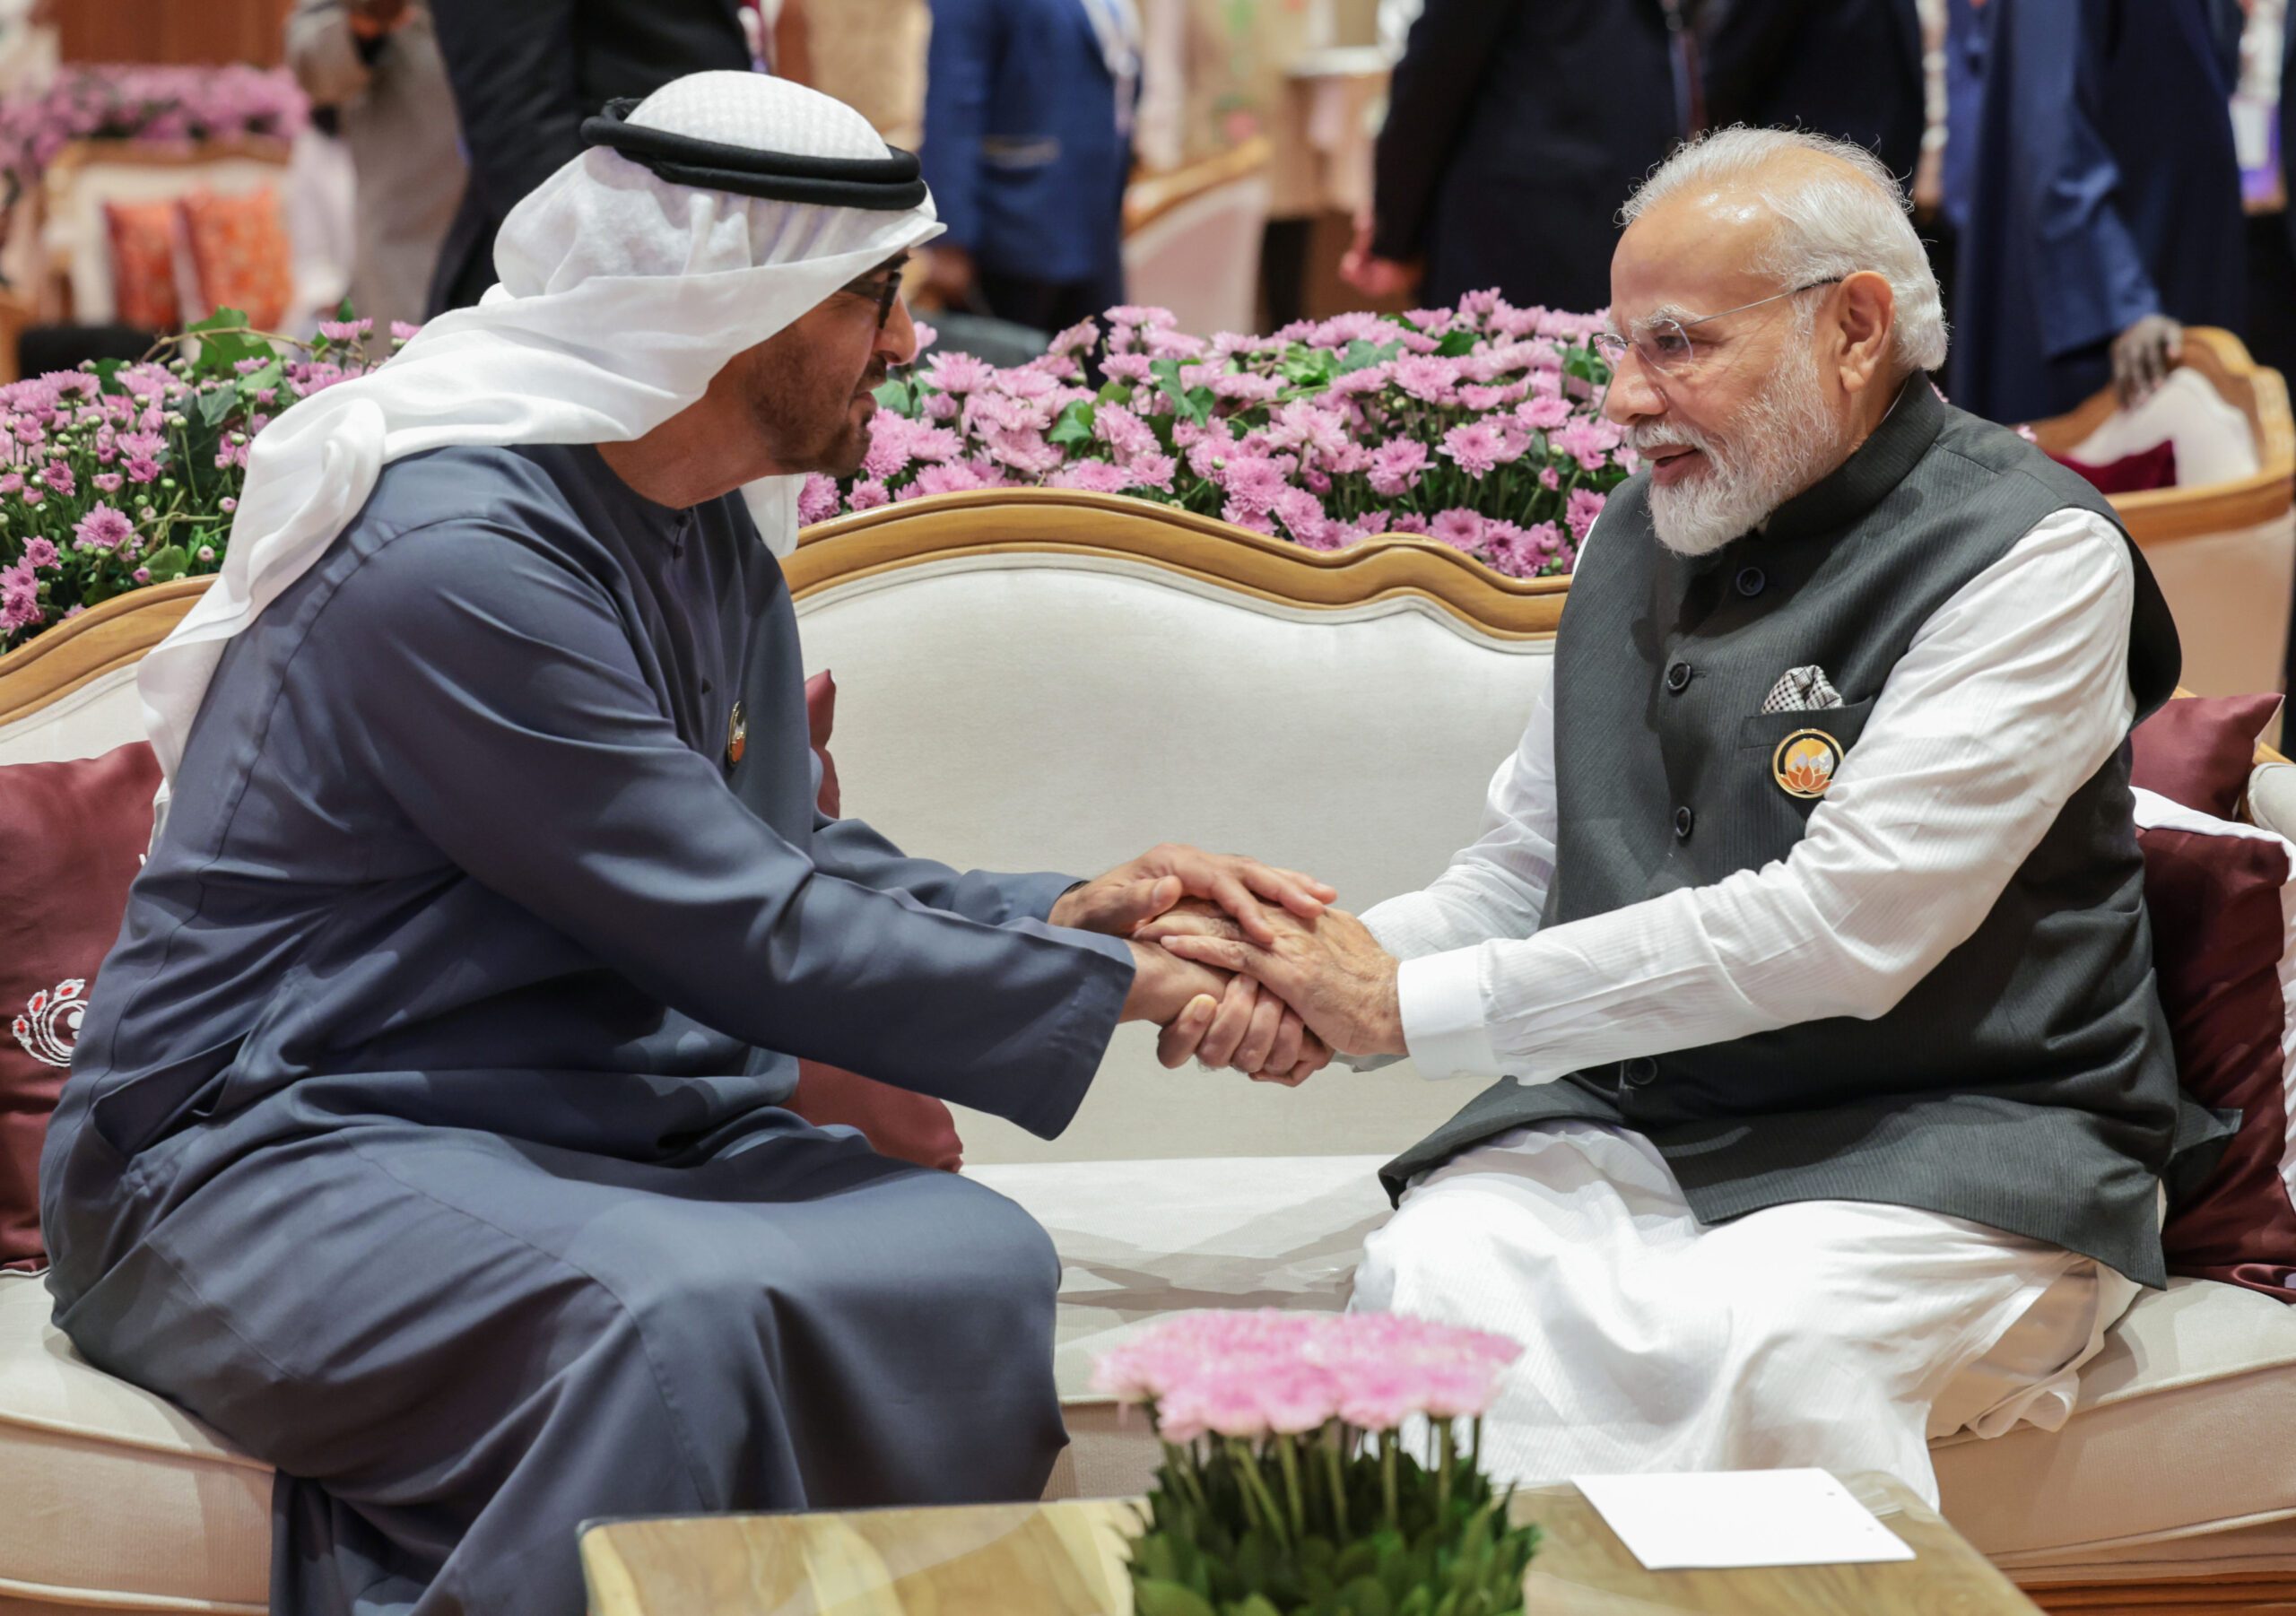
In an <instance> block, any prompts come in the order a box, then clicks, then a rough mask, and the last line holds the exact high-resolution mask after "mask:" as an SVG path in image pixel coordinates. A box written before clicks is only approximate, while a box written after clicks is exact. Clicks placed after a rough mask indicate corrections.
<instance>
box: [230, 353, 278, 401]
mask: <svg viewBox="0 0 2296 1616" xmlns="http://www.w3.org/2000/svg"><path fill="white" fill-rule="evenodd" d="M286 374H287V372H286V369H285V367H283V366H282V365H281V364H280V362H279V361H277V360H275V359H274V360H273V361H271V362H270V363H269V364H267V365H265V367H264V368H263V369H260V370H250V371H248V373H247V374H246V375H245V376H242V377H241V378H239V396H240V397H242V398H244V399H246V400H248V402H249V403H254V402H255V395H257V393H258V392H260V391H261V390H262V389H264V388H265V387H277V386H278V385H279V383H280V380H281V378H283V377H284V376H285V375H286Z"/></svg>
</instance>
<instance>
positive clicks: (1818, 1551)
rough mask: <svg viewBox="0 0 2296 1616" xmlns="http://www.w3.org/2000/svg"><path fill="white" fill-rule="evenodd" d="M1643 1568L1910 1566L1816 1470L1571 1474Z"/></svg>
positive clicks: (1896, 1543) (1901, 1546) (1893, 1537)
mask: <svg viewBox="0 0 2296 1616" xmlns="http://www.w3.org/2000/svg"><path fill="white" fill-rule="evenodd" d="M1571 1485H1572V1486H1574V1487H1576V1488H1578V1490H1579V1492H1581V1493H1582V1494H1584V1495H1585V1497H1586V1499H1587V1502H1588V1503H1590V1504H1592V1505H1593V1506H1594V1507H1596V1510H1598V1511H1599V1512H1600V1513H1601V1515H1602V1517H1603V1519H1604V1520H1605V1521H1607V1522H1609V1523H1610V1528H1611V1530H1612V1531H1613V1532H1615V1533H1618V1535H1619V1539H1620V1541H1621V1542H1624V1543H1625V1544H1626V1546H1627V1548H1628V1549H1629V1550H1630V1551H1631V1552H1632V1553H1633V1555H1634V1558H1635V1559H1637V1560H1640V1561H1641V1562H1642V1565H1643V1568H1644V1569H1645V1570H1649V1571H1681V1570H1690V1569H1693V1568H1694V1569H1700V1570H1704V1569H1711V1568H1727V1567H1741V1566H1848V1565H1860V1564H1865V1563H1870V1562H1874V1561H1880V1560H1911V1559H1912V1558H1913V1551H1912V1550H1911V1549H1909V1548H1908V1547H1907V1546H1906V1544H1905V1542H1904V1540H1902V1539H1901V1538H1900V1537H1899V1536H1898V1534H1897V1533H1894V1532H1892V1531H1891V1530H1890V1529H1889V1528H1888V1527H1887V1526H1884V1525H1882V1523H1881V1522H1880V1521H1878V1520H1875V1519H1874V1514H1873V1511H1871V1510H1869V1509H1867V1508H1866V1507H1865V1505H1863V1504H1861V1503H1859V1502H1858V1501H1857V1499H1854V1498H1852V1497H1850V1495H1849V1490H1848V1488H1846V1487H1844V1486H1843V1485H1842V1484H1841V1483H1840V1482H1839V1481H1836V1480H1835V1479H1834V1478H1833V1477H1832V1476H1831V1474H1829V1473H1826V1472H1825V1471H1822V1470H1718V1471H1706V1472H1700V1473H1689V1474H1681V1475H1641V1476H1573V1477H1572V1478H1571Z"/></svg>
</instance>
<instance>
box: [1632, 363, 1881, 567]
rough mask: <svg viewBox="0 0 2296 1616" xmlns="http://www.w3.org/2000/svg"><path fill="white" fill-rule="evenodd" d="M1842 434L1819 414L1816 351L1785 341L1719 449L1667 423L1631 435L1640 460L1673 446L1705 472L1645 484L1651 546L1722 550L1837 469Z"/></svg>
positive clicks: (1689, 551)
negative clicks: (1688, 452) (1689, 452)
mask: <svg viewBox="0 0 2296 1616" xmlns="http://www.w3.org/2000/svg"><path fill="white" fill-rule="evenodd" d="M1847 438H1848V427H1847V426H1846V425H1845V424H1844V423H1843V422H1841V421H1836V420H1835V419H1834V418H1833V417H1832V416H1831V415H1830V414H1828V413H1827V412H1826V406H1825V398H1824V395H1822V392H1821V391H1820V389H1819V381H1818V359H1817V354H1816V353H1815V352H1813V350H1812V348H1811V346H1810V344H1809V343H1807V342H1804V341H1796V342H1789V343H1787V345H1786V352H1785V354H1784V355H1783V356H1782V357H1781V358H1780V359H1779V364H1778V368H1777V369H1776V370H1775V371H1774V372H1773V373H1772V374H1771V376H1770V382H1769V385H1768V386H1766V387H1763V388H1762V390H1761V394H1760V395H1758V396H1756V398H1755V399H1754V401H1753V402H1752V404H1748V405H1747V406H1746V408H1745V410H1744V413H1742V414H1741V416H1740V417H1739V421H1738V424H1737V429H1736V430H1735V431H1733V432H1732V433H1731V435H1730V442H1729V444H1728V445H1727V446H1724V445H1722V444H1718V443H1717V442H1716V441H1715V440H1714V439H1710V438H1709V437H1707V436H1706V435H1705V434H1704V433H1702V432H1700V431H1698V430H1695V429H1693V428H1691V427H1687V426H1683V425H1681V424H1679V423H1677V422H1674V421H1660V422H1654V423H1652V424H1650V425H1648V426H1641V427H1637V428H1636V429H1635V430H1634V433H1633V441H1634V447H1635V448H1636V450H1637V451H1638V452H1639V453H1640V454H1641V455H1642V456H1643V457H1644V458H1645V459H1648V457H1649V454H1650V451H1651V450H1652V449H1654V448H1661V447H1667V446H1669V445H1674V444H1687V445H1688V446H1689V447H1692V448H1694V449H1698V450H1700V451H1701V452H1702V453H1703V454H1704V455H1705V456H1706V468H1705V470H1704V472H1703V473H1702V474H1700V475H1697V476H1693V477H1692V478H1691V479H1690V480H1689V481H1688V482H1683V483H1681V484H1678V485H1677V486H1675V487H1672V488H1668V487H1665V486H1663V485H1661V484H1659V483H1657V482H1652V483H1651V485H1650V521H1651V525H1652V526H1654V527H1656V528H1657V533H1658V542H1659V543H1662V544H1664V545H1665V547H1666V548H1667V549H1669V550H1671V551H1673V552H1674V553H1675V554H1677V555H1706V554H1709V553H1710V552H1714V551H1717V550H1719V549H1721V548H1722V546H1723V545H1725V544H1727V543H1729V542H1730V541H1731V540H1733V539H1735V538H1736V537H1738V536H1739V535H1740V534H1744V533H1746V532H1749V531H1751V530H1752V528H1753V527H1754V526H1757V525H1758V524H1760V523H1761V522H1763V521H1765V520H1767V519H1768V517H1770V513H1771V512H1772V511H1774V510H1776V509H1777V508H1779V506H1781V505H1783V504H1785V503H1786V501H1787V500H1790V499H1792V498H1793V497H1794V496H1795V495H1796V494H1798V493H1800V492H1801V491H1803V490H1804V489H1805V488H1807V487H1809V486H1810V485H1811V484H1812V483H1813V482H1817V481H1818V479H1820V478H1821V477H1823V476H1824V475H1825V474H1827V473H1829V472H1831V471H1832V470H1833V469H1834V467H1836V466H1837V465H1840V464H1841V462H1842V460H1843V459H1844V458H1845V456H1843V454H1842V452H1841V450H1842V444H1843V441H1844V440H1845V439H1847Z"/></svg>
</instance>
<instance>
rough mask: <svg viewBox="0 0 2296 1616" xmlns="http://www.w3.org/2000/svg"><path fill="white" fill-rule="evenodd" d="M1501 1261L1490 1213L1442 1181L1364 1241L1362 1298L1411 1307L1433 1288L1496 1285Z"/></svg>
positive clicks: (1361, 1302) (1358, 1284) (1358, 1282)
mask: <svg viewBox="0 0 2296 1616" xmlns="http://www.w3.org/2000/svg"><path fill="white" fill-rule="evenodd" d="M1501 1260H1502V1256H1501V1253H1500V1248H1499V1243H1498V1241H1497V1240H1496V1239H1495V1238H1494V1235H1493V1227H1492V1220H1491V1218H1490V1216H1489V1215H1488V1213H1487V1212H1486V1211H1485V1210H1484V1209H1482V1208H1479V1207H1478V1206H1477V1205H1476V1204H1475V1203H1474V1197H1472V1196H1469V1195H1461V1194H1459V1193H1457V1192H1456V1191H1454V1192H1448V1193H1447V1192H1445V1191H1444V1190H1443V1189H1442V1188H1441V1187H1440V1186H1438V1187H1437V1188H1436V1189H1434V1190H1432V1191H1428V1192H1422V1193H1421V1194H1418V1195H1413V1196H1411V1197H1409V1198H1408V1199H1406V1200H1405V1202H1404V1203H1403V1205H1402V1206H1401V1207H1399V1208H1398V1209H1397V1210H1396V1215H1395V1216H1394V1217H1392V1218H1390V1219H1389V1220H1388V1221H1387V1223H1386V1224H1385V1225H1384V1226H1383V1227H1382V1228H1380V1229H1378V1230H1377V1231H1376V1232H1374V1233H1373V1234H1372V1235H1371V1237H1370V1238H1369V1239H1368V1240H1366V1241H1365V1242H1364V1246H1363V1261H1362V1264H1361V1267H1359V1268H1358V1269H1357V1271H1356V1275H1355V1291H1356V1297H1357V1303H1358V1306H1361V1307H1366V1308H1404V1309H1405V1310H1409V1309H1411V1308H1413V1307H1414V1306H1417V1305H1420V1304H1419V1303H1418V1302H1417V1301H1416V1300H1415V1299H1420V1298H1423V1297H1425V1296H1426V1295H1428V1294H1429V1293H1440V1294H1452V1295H1456V1294H1459V1293H1461V1292H1462V1291H1470V1290H1477V1289H1480V1288H1482V1287H1484V1286H1487V1285H1489V1284H1491V1283H1492V1281H1493V1280H1494V1279H1495V1278H1496V1277H1497V1275H1498V1272H1499V1264H1500V1262H1501Z"/></svg>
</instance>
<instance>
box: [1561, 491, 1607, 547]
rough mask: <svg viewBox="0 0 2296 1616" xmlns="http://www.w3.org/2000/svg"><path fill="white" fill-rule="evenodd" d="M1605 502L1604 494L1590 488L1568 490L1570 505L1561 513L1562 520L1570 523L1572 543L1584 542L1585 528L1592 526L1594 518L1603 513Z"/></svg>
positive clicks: (1585, 538) (1585, 539) (1585, 537)
mask: <svg viewBox="0 0 2296 1616" xmlns="http://www.w3.org/2000/svg"><path fill="white" fill-rule="evenodd" d="M1604 504H1605V498H1604V496H1603V495H1601V494H1598V493H1596V491H1594V490H1593V489H1591V488H1574V489H1572V490H1571V491H1570V508H1568V509H1567V510H1565V511H1564V513H1563V520H1564V521H1566V522H1568V523H1570V537H1571V539H1572V541H1573V542H1574V543H1582V544H1583V543H1586V541H1587V529H1589V528H1591V527H1593V526H1594V525H1595V518H1596V517H1599V516H1601V515H1602V514H1603V506H1604Z"/></svg>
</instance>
